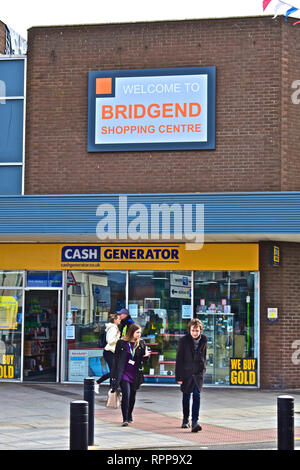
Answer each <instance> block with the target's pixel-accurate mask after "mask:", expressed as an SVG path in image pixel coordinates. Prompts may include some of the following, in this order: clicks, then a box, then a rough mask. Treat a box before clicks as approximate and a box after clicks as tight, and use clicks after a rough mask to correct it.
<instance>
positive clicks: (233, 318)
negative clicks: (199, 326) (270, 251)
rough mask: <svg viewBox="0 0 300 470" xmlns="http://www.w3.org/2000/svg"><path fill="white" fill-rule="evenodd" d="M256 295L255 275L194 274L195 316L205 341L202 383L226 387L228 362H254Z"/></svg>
mask: <svg viewBox="0 0 300 470" xmlns="http://www.w3.org/2000/svg"><path fill="white" fill-rule="evenodd" d="M257 295H258V291H257V273H253V272H247V271H226V272H221V271H216V272H207V271H203V272H200V271H196V272H195V274H194V308H195V316H196V317H197V318H199V319H200V320H201V321H202V323H203V325H204V333H205V334H206V335H207V337H208V349H207V370H206V378H205V383H208V384H219V385H229V384H230V360H231V359H232V358H241V359H243V358H257V343H258V338H257V323H258V307H257V306H258V299H257Z"/></svg>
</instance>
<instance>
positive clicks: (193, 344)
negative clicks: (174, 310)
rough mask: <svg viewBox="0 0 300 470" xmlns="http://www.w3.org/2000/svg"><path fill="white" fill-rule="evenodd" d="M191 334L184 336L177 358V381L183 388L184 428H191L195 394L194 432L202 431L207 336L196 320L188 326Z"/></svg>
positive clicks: (180, 342) (199, 322)
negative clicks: (191, 400) (201, 419)
mask: <svg viewBox="0 0 300 470" xmlns="http://www.w3.org/2000/svg"><path fill="white" fill-rule="evenodd" d="M188 331H189V333H188V334H187V335H185V336H183V337H182V338H181V339H180V341H179V345H178V350H177V356H176V369H175V374H176V381H177V383H178V384H180V386H181V391H182V409H183V421H182V426H181V427H182V428H189V427H190V422H189V417H190V397H191V394H193V405H192V432H198V431H201V429H202V427H201V426H200V424H199V423H198V419H199V411H200V392H201V390H202V387H203V382H204V375H205V371H206V351H207V336H205V335H203V334H202V331H203V324H202V322H201V321H200V320H199V319H197V318H194V319H193V320H191V321H190V322H189V324H188Z"/></svg>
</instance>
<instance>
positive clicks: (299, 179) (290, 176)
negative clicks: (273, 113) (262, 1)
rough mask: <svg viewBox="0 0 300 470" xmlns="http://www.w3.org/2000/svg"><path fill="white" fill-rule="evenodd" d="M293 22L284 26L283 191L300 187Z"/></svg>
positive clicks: (298, 53)
mask: <svg viewBox="0 0 300 470" xmlns="http://www.w3.org/2000/svg"><path fill="white" fill-rule="evenodd" d="M292 23H293V21H291V22H289V23H288V24H286V23H284V24H283V26H282V98H281V108H282V143H281V155H282V165H281V166H282V169H281V172H282V178H281V183H282V184H281V190H282V191H299V190H300V161H299V153H300V134H299V129H300V103H299V104H295V103H293V101H292V94H293V93H294V92H295V91H297V90H296V89H295V88H292V85H293V83H294V82H295V81H298V82H299V81H300V44H299V32H298V31H295V27H294V26H293V25H292ZM299 83H300V82H299ZM299 88H300V87H299V84H298V86H297V89H299ZM297 97H298V99H299V93H297Z"/></svg>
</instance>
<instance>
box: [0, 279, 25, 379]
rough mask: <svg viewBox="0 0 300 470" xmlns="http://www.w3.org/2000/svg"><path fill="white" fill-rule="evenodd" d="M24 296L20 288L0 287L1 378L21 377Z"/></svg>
mask: <svg viewBox="0 0 300 470" xmlns="http://www.w3.org/2000/svg"><path fill="white" fill-rule="evenodd" d="M0 279H1V274H0ZM12 279H13V276H12ZM22 298H23V295H22V290H20V289H8V288H7V289H4V288H0V380H1V379H4V380H17V379H20V377H21V336H22Z"/></svg>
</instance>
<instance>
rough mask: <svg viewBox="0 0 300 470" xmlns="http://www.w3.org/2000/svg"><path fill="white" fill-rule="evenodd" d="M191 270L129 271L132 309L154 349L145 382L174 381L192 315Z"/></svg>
mask: <svg viewBox="0 0 300 470" xmlns="http://www.w3.org/2000/svg"><path fill="white" fill-rule="evenodd" d="M191 290H192V278H191V272H190V271H133V272H130V273H129V304H128V308H129V312H130V315H131V317H132V319H133V320H134V322H136V323H138V324H139V325H140V326H141V327H142V337H143V338H144V339H145V341H146V343H147V344H148V346H149V347H150V349H151V358H150V363H149V364H147V365H145V366H144V372H145V382H148V383H149V382H150V383H174V377H175V360H176V350H177V345H178V341H179V339H180V338H181V337H182V336H183V335H184V334H185V333H186V330H187V325H188V322H189V320H190V319H191V318H192V305H191Z"/></svg>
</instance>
